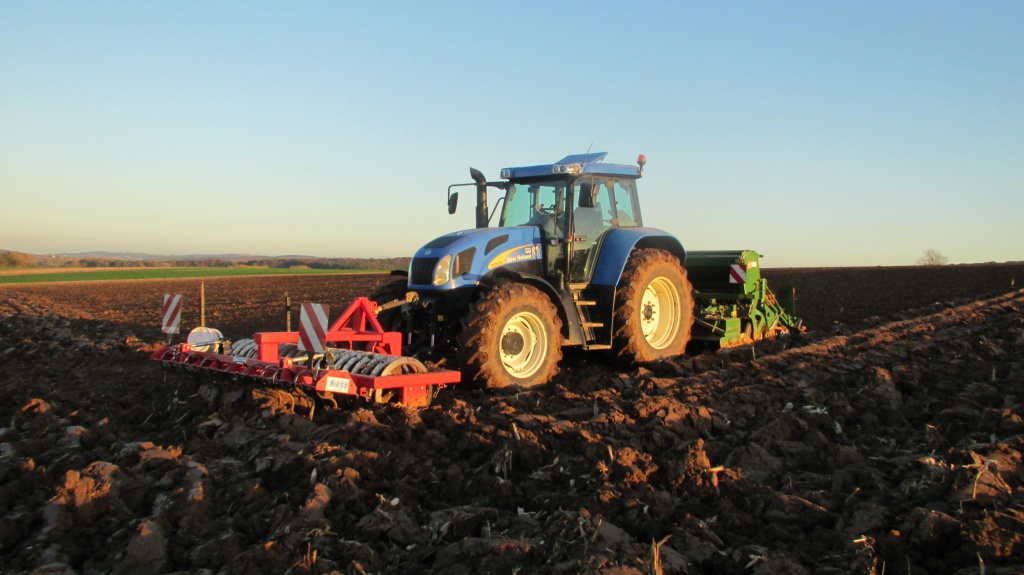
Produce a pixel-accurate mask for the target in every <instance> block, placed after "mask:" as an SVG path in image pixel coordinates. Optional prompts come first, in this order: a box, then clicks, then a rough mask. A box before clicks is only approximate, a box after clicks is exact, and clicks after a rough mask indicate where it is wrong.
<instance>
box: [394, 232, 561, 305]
mask: <svg viewBox="0 0 1024 575" xmlns="http://www.w3.org/2000/svg"><path fill="white" fill-rule="evenodd" d="M541 254H542V250H541V237H540V229H539V228H537V227H534V226H520V227H511V228H483V229H472V230H463V231H460V232H454V233H450V234H446V235H443V236H441V237H439V238H437V239H435V240H433V241H431V242H430V243H428V244H427V245H425V246H423V247H422V248H420V249H419V250H417V251H416V254H415V255H414V256H413V259H412V264H411V265H410V267H409V289H415V290H431V289H434V290H444V289H455V288H459V287H464V286H472V285H476V284H477V283H478V282H479V281H480V280H481V278H483V277H484V276H486V275H488V274H489V273H492V272H493V270H495V269H497V268H502V267H507V266H516V267H523V265H526V266H540V262H541V257H542V256H541Z"/></svg>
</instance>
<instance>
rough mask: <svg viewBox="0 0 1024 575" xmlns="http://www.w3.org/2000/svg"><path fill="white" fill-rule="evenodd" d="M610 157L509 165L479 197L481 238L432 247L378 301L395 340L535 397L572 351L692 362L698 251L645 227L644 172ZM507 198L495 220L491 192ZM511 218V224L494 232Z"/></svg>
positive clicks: (478, 179) (452, 239) (454, 198)
mask: <svg viewBox="0 0 1024 575" xmlns="http://www.w3.org/2000/svg"><path fill="white" fill-rule="evenodd" d="M605 156H606V154H605V153H587V154H578V155H572V156H567V157H565V158H563V159H561V160H559V161H558V162H555V163H554V164H542V165H537V166H525V167H517V168H505V169H503V170H501V180H500V181H498V182H488V181H487V180H486V178H485V177H484V175H483V174H482V173H480V172H479V171H478V170H476V169H472V168H471V169H470V174H471V176H472V179H473V182H472V183H468V184H454V185H452V186H449V188H448V211H449V213H455V211H456V207H457V205H458V197H459V196H458V190H457V189H455V188H458V187H460V186H473V187H475V191H476V228H475V229H471V230H463V231H459V232H453V233H450V234H446V235H444V236H441V237H439V238H437V239H435V240H433V241H431V242H429V243H427V244H426V245H425V246H423V247H422V248H420V249H419V250H418V251H417V252H416V254H415V255H414V256H413V259H412V263H411V265H410V268H409V271H408V273H407V274H405V273H403V272H395V273H397V274H400V275H404V276H405V277H403V278H402V279H399V280H396V281H394V282H391V283H389V284H386V285H385V286H383V287H382V288H381V289H380V290H378V291H377V292H376V293H375V294H373V295H372V296H371V298H372V299H373V300H375V301H376V302H377V303H378V304H379V306H380V307H379V310H378V320H380V321H381V323H382V325H383V326H384V328H385V329H390V330H395V331H401V332H403V333H405V334H406V336H407V340H408V342H407V350H409V351H412V352H415V351H416V350H419V352H420V354H435V355H437V354H444V353H445V352H447V351H448V350H451V349H453V348H454V349H455V353H456V357H457V359H458V361H459V363H460V364H461V365H462V367H463V368H464V370H465V371H467V372H468V375H470V376H472V377H473V378H475V379H476V380H478V381H480V382H482V383H484V384H485V385H487V386H488V387H505V386H518V387H523V388H526V387H531V386H534V385H539V384H543V383H545V382H547V381H548V380H550V379H551V378H552V377H553V376H554V375H555V374H556V373H557V371H558V363H559V361H560V360H561V357H562V347H563V346H578V347H581V348H583V349H587V350H609V351H610V352H611V353H613V354H614V355H616V356H618V357H620V358H622V359H623V360H625V361H627V362H635V361H651V360H654V359H658V358H663V357H668V356H672V355H677V354H680V353H683V351H684V349H685V347H686V344H687V342H688V341H689V340H690V334H691V327H692V326H693V323H694V297H693V293H692V287H691V285H690V282H689V281H688V280H687V274H686V270H685V269H684V267H683V264H684V262H685V261H686V251H685V250H684V249H683V245H682V244H681V243H680V242H679V240H678V239H676V238H675V237H674V236H672V235H671V234H669V233H667V232H664V231H662V230H659V229H655V228H649V227H644V225H643V217H642V214H641V212H640V203H639V201H638V199H637V187H636V183H637V180H638V179H639V178H640V177H641V175H642V174H643V167H644V163H645V159H644V156H640V157H639V158H638V161H637V165H620V164H606V163H604V162H603V160H604V158H605ZM493 190H500V191H501V192H503V193H502V195H501V197H500V198H498V199H497V200H496V201H495V202H494V205H495V208H494V211H493V212H492V211H489V208H488V192H489V191H493ZM495 213H497V214H498V217H497V221H496V222H493V223H494V225H493V226H492V219H493V216H494V214H495Z"/></svg>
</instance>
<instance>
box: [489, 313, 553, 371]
mask: <svg viewBox="0 0 1024 575" xmlns="http://www.w3.org/2000/svg"><path fill="white" fill-rule="evenodd" d="M547 349H548V334H547V330H545V329H544V322H543V321H541V319H540V317H539V316H537V315H536V314H533V313H530V312H520V313H517V314H516V315H514V316H512V318H511V319H509V320H508V323H506V324H505V328H504V329H502V330H501V338H500V339H499V340H498V351H499V353H500V354H501V363H502V364H504V365H505V369H506V370H507V371H508V372H509V373H510V374H511V375H513V376H514V377H517V378H519V379H524V378H527V377H530V376H531V375H533V374H535V373H537V371H538V370H540V368H541V366H542V365H544V359H545V358H544V356H545V354H546V353H547Z"/></svg>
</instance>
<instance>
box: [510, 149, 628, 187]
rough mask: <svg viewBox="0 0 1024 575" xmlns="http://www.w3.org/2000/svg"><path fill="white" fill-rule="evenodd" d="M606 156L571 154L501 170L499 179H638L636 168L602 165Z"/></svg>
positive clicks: (605, 153)
mask: <svg viewBox="0 0 1024 575" xmlns="http://www.w3.org/2000/svg"><path fill="white" fill-rule="evenodd" d="M607 155H608V152H596V153H593V154H573V155H571V156H566V157H564V158H562V159H561V160H558V161H557V162H555V163H553V164H540V165H537V166H523V167H520V168H503V169H502V170H501V177H502V179H505V180H521V179H525V178H536V177H541V176H552V175H554V176H562V175H583V174H591V175H595V176H627V177H633V178H638V177H640V170H639V168H637V166H628V165H622V164H605V163H603V162H602V160H604V157H605V156H607Z"/></svg>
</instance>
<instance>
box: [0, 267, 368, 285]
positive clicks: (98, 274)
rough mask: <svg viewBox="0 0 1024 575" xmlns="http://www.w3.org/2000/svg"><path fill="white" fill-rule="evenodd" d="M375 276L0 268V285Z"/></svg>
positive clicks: (231, 270)
mask: <svg viewBox="0 0 1024 575" xmlns="http://www.w3.org/2000/svg"><path fill="white" fill-rule="evenodd" d="M381 271H385V270H381ZM358 273H378V272H374V271H370V270H315V269H305V268H300V269H282V268H256V267H251V268H250V267H232V268H116V269H101V270H97V269H92V268H68V269H65V268H60V269H52V270H46V271H40V270H38V269H35V270H27V269H25V268H0V284H15V283H18V284H20V283H50V282H78V281H99V280H147V279H177V278H212V277H234V276H258V275H317V274H319V275H326V274H358Z"/></svg>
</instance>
